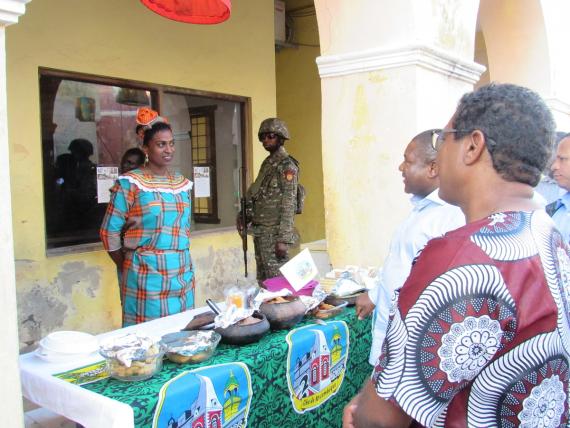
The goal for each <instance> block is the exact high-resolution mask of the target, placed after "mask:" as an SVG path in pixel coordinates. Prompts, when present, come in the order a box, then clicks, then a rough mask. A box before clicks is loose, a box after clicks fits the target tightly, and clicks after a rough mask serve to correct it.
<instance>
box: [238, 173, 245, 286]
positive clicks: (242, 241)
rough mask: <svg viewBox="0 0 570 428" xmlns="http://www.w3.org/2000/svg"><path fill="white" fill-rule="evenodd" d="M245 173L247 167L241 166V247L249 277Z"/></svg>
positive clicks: (239, 185) (239, 184)
mask: <svg viewBox="0 0 570 428" xmlns="http://www.w3.org/2000/svg"><path fill="white" fill-rule="evenodd" d="M243 174H245V169H244V168H243V167H242V168H240V173H239V183H238V187H239V192H240V194H241V197H240V198H239V204H240V217H241V218H240V222H241V225H242V229H241V231H240V235H241V248H242V250H243V264H244V267H245V277H246V278H247V212H246V211H247V207H246V199H245V195H244V192H243V188H242V181H243Z"/></svg>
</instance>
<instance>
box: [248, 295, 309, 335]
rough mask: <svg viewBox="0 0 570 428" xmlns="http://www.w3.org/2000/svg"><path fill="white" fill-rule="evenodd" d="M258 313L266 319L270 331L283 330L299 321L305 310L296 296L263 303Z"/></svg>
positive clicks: (277, 298)
mask: <svg viewBox="0 0 570 428" xmlns="http://www.w3.org/2000/svg"><path fill="white" fill-rule="evenodd" d="M259 311H260V312H261V313H262V314H264V315H265V316H266V317H267V320H268V321H269V325H270V326H271V329H273V330H283V329H287V328H291V327H293V326H294V325H295V324H297V323H298V322H299V321H301V320H302V319H303V317H304V316H305V312H306V311H307V308H306V306H305V305H304V304H303V301H302V300H301V299H299V297H297V296H282V297H276V298H274V299H271V300H267V301H265V302H263V303H262V304H261V306H260V307H259Z"/></svg>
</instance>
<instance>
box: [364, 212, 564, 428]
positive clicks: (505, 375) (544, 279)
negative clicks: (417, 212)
mask: <svg viewBox="0 0 570 428" xmlns="http://www.w3.org/2000/svg"><path fill="white" fill-rule="evenodd" d="M569 296H570V259H569V257H568V247H567V246H566V244H565V243H564V242H563V240H562V238H561V236H560V233H559V232H558V231H557V230H556V229H555V228H554V224H553V222H552V220H551V219H550V218H549V217H548V215H547V214H546V212H545V211H544V210H538V211H533V212H505V213H497V214H493V215H492V216H490V217H488V218H486V219H483V220H480V221H477V222H474V223H470V224H468V225H466V226H464V227H462V228H460V229H457V230H455V231H453V232H449V233H448V234H446V235H445V236H444V237H442V238H437V239H434V240H432V241H430V242H429V243H428V245H427V246H426V247H425V249H424V251H423V252H422V254H421V255H420V257H419V258H418V260H417V262H416V263H415V265H414V266H413V268H412V271H411V273H410V276H409V278H408V279H407V281H406V282H405V284H404V286H403V287H402V288H401V289H400V291H399V293H396V297H395V299H394V304H393V306H392V309H391V313H390V321H389V325H388V331H387V335H386V341H385V342H384V346H383V352H382V355H381V357H380V359H379V362H378V364H377V366H376V369H375V372H374V375H373V379H374V380H375V384H376V391H377V393H378V395H379V396H381V397H383V398H385V399H388V400H390V401H392V402H393V403H395V404H396V405H398V406H399V407H400V408H402V409H403V411H405V412H406V413H407V414H408V415H410V416H411V417H412V418H414V419H415V421H416V422H417V423H418V424H421V425H423V426H429V427H517V426H521V427H528V428H530V427H537V426H543V427H559V426H566V423H567V422H568V401H569V400H568V392H569V390H568V386H569V364H570V323H569V319H570V301H569Z"/></svg>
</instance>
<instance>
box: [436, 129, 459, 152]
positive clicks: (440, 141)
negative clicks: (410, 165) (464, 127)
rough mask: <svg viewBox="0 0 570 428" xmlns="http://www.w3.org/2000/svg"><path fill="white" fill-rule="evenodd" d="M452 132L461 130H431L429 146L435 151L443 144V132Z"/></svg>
mask: <svg viewBox="0 0 570 428" xmlns="http://www.w3.org/2000/svg"><path fill="white" fill-rule="evenodd" d="M454 132H461V131H459V130H458V129H438V130H434V131H431V146H432V147H433V149H434V150H435V151H436V152H437V151H438V150H439V148H440V147H441V145H442V144H443V140H445V134H451V133H454Z"/></svg>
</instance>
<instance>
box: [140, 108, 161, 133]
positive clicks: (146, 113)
mask: <svg viewBox="0 0 570 428" xmlns="http://www.w3.org/2000/svg"><path fill="white" fill-rule="evenodd" d="M136 121H137V123H138V124H139V125H143V126H144V127H145V128H146V127H148V128H150V127H151V126H152V125H153V124H154V123H155V122H164V123H168V120H166V118H164V117H161V116H159V115H158V112H156V111H154V110H153V109H151V108H148V107H140V108H139V109H138V110H137V118H136Z"/></svg>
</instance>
